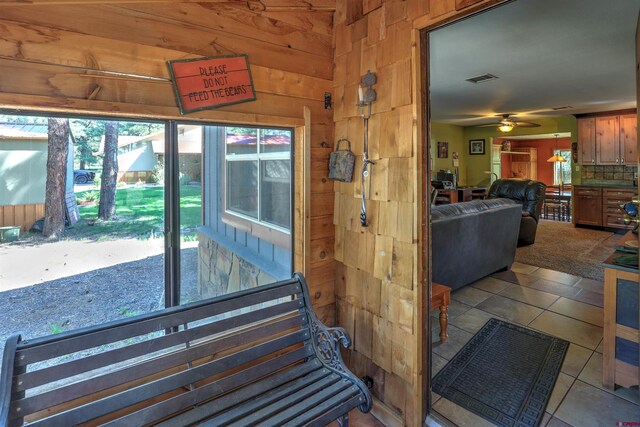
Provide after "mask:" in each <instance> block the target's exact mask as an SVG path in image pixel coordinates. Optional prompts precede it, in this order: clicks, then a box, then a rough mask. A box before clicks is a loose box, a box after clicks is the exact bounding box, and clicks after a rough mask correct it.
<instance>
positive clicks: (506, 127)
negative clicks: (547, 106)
mask: <svg viewBox="0 0 640 427" xmlns="http://www.w3.org/2000/svg"><path fill="white" fill-rule="evenodd" d="M510 116H512V114H502V119H500V120H499V121H498V122H496V123H487V124H484V125H476V127H489V126H496V127H497V128H498V130H499V131H500V132H505V133H506V132H511V130H512V129H513V128H514V127H521V128H537V127H540V125H539V124H537V123H532V122H520V121H515V120H513V118H511V117H510Z"/></svg>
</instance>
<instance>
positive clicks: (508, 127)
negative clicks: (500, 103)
mask: <svg viewBox="0 0 640 427" xmlns="http://www.w3.org/2000/svg"><path fill="white" fill-rule="evenodd" d="M514 127H516V122H514V121H513V120H512V119H510V118H509V115H508V114H503V115H502V120H500V125H499V126H498V130H499V131H500V132H504V133H507V132H511V131H512V130H513V128H514Z"/></svg>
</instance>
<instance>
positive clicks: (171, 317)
mask: <svg viewBox="0 0 640 427" xmlns="http://www.w3.org/2000/svg"><path fill="white" fill-rule="evenodd" d="M299 292H300V284H299V283H297V282H293V283H290V284H287V285H286V286H283V285H280V286H279V287H271V288H269V289H267V290H264V291H261V292H255V291H254V292H252V293H246V294H244V295H242V296H235V298H228V296H225V297H224V298H223V297H219V298H220V301H216V302H212V301H210V302H209V304H207V303H206V301H204V302H197V303H193V304H194V306H191V305H185V306H179V307H176V308H174V309H167V310H166V311H160V312H157V313H149V314H147V315H142V316H141V317H143V319H144V318H147V320H140V319H134V320H130V319H123V320H117V321H114V322H110V323H109V324H106V325H105V326H107V325H111V327H106V328H105V327H101V328H100V330H99V331H97V332H94V329H92V328H91V327H88V328H83V329H81V330H78V331H73V332H68V333H63V334H60V336H58V337H57V339H55V340H54V339H52V338H49V337H46V338H44V339H34V340H27V341H24V342H23V343H21V345H20V347H19V349H18V352H17V355H16V358H17V365H18V366H24V365H28V364H31V363H35V362H40V361H43V360H48V359H52V358H55V357H59V356H63V355H66V354H70V353H74V352H78V351H82V350H86V349H89V348H93V347H99V346H101V345H104V344H110V343H113V342H116V341H120V340H124V339H127V338H132V337H137V336H140V335H144V334H148V333H151V332H156V331H162V330H165V329H170V328H173V327H176V326H179V325H182V324H185V323H190V322H194V321H197V320H201V319H206V318H208V317H212V316H216V315H219V314H223V313H226V312H229V311H233V310H237V309H241V308H245V307H249V306H251V305H255V304H260V303H264V302H267V301H271V300H276V299H279V298H283V297H287V296H293V295H298V294H299ZM215 299H216V298H214V299H213V300H215ZM167 313H168V314H167Z"/></svg>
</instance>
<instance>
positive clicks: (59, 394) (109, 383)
mask: <svg viewBox="0 0 640 427" xmlns="http://www.w3.org/2000/svg"><path fill="white" fill-rule="evenodd" d="M301 322H302V316H297V317H292V318H288V319H284V320H281V321H279V322H276V323H272V324H267V325H263V326H261V327H258V328H255V329H251V330H249V331H246V332H243V333H240V334H236V335H231V336H229V337H226V338H222V339H220V340H217V341H213V342H210V343H207V344H202V345H197V346H193V347H189V348H186V349H184V350H180V351H177V352H173V353H171V354H169V355H167V356H162V357H158V358H155V359H151V360H148V361H145V362H143V363H140V364H137V365H133V366H130V367H127V368H125V369H122V370H119V371H116V372H112V373H107V374H104V375H101V376H99V377H95V378H91V379H88V380H85V381H81V382H77V383H73V384H70V385H68V386H64V387H61V388H59V389H55V390H51V391H47V392H44V393H42V394H39V395H34V396H30V397H27V398H24V399H20V400H18V401H16V402H14V405H13V407H12V413H13V416H17V414H18V412H17V410H16V408H17V407H20V408H21V410H20V412H19V414H22V416H26V415H28V414H32V413H34V412H38V411H41V410H43V409H46V408H50V407H53V406H56V405H59V404H62V403H64V402H67V401H70V400H74V399H77V398H80V397H82V396H87V395H90V394H92V393H96V392H98V391H101V390H105V389H107V388H110V387H114V386H117V385H121V384H126V383H128V382H131V381H133V380H136V379H140V378H143V377H146V376H148V375H151V374H154V373H157V372H161V371H164V370H168V369H170V368H174V367H176V366H180V365H185V364H186V363H188V362H191V361H193V360H197V359H200V358H203V357H206V356H208V355H211V354H215V353H216V352H219V351H224V350H227V349H230V348H234V347H235V346H238V345H240V344H241V343H248V342H252V341H254V340H255V339H257V338H260V337H264V336H269V335H273V334H275V333H279V332H283V331H286V330H288V329H290V328H292V327H295V326H299V325H300V324H301ZM265 331H270V332H271V333H270V334H266V335H265ZM307 338H308V332H307V331H304V330H300V331H298V332H295V333H293V334H289V335H286V336H284V337H282V338H278V339H275V340H272V341H269V342H266V343H264V344H261V345H258V346H255V347H253V348H248V349H245V350H241V351H238V352H236V353H233V354H230V355H228V356H225V357H222V358H220V359H217V360H215V361H214V362H209V363H205V364H203V365H200V366H198V367H195V368H193V369H190V370H189V371H186V372H182V373H180V374H177V375H182V376H183V377H184V378H185V381H186V382H185V383H184V384H189V383H193V382H196V381H199V380H201V379H203V378H206V376H211V375H215V374H217V373H219V372H220V371H222V370H224V369H226V367H227V366H229V365H233V363H235V362H238V361H240V360H245V363H246V362H249V361H250V360H253V359H255V358H258V357H262V356H264V355H267V354H269V353H272V352H273V351H276V350H278V349H281V348H284V347H287V346H290V345H293V344H296V343H300V342H302V341H303V340H305V339H307ZM255 350H257V351H255ZM263 353H264V354H263ZM258 354H260V355H258ZM174 376H175V375H174ZM169 378H172V377H169ZM160 381H163V380H159V381H155V382H153V383H149V384H146V385H144V386H140V387H137V388H136V389H141V388H146V390H148V392H150V393H153V394H154V395H158V394H161V393H162V392H161V391H159V390H160V389H159V388H158V384H157V383H159V382H160ZM167 383H169V382H167ZM184 384H178V385H176V386H175V387H174V388H177V387H181V386H183V385H184ZM151 397H152V396H151ZM127 406H128V405H127ZM116 409H119V408H116Z"/></svg>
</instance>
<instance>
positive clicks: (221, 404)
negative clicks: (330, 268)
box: [103, 346, 322, 427]
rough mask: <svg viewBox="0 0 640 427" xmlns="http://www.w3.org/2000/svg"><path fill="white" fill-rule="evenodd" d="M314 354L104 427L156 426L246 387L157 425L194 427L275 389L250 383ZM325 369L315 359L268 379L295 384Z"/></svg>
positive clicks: (291, 357)
mask: <svg viewBox="0 0 640 427" xmlns="http://www.w3.org/2000/svg"><path fill="white" fill-rule="evenodd" d="M311 352H312V349H311V348H310V347H309V346H305V347H302V348H299V349H296V350H294V351H292V352H290V353H286V354H284V355H282V356H279V357H277V358H275V359H269V360H267V361H265V362H262V363H260V364H257V365H255V366H252V367H251V368H248V369H246V370H243V371H241V372H238V373H236V374H233V375H230V376H228V377H225V378H223V379H220V380H217V381H214V382H212V383H209V384H206V385H203V386H202V387H198V388H196V389H195V390H192V391H189V392H186V393H183V394H181V395H179V396H176V397H173V398H170V399H167V400H165V401H163V402H160V403H157V404H155V405H152V406H149V407H147V408H144V409H141V410H139V411H137V412H134V413H132V414H129V415H126V416H124V417H121V418H118V419H116V420H113V421H111V422H108V423H105V424H104V426H103V427H129V426H141V425H146V424H150V423H154V422H157V421H158V420H162V419H163V418H165V417H168V416H169V415H172V414H175V413H177V412H180V411H182V410H185V409H188V408H189V407H191V406H195V405H198V404H200V403H202V402H204V401H206V400H209V399H211V398H214V397H216V396H218V395H220V394H221V393H225V391H226V390H231V389H233V388H234V387H242V388H240V389H239V390H236V391H234V392H231V393H228V394H226V395H224V396H222V397H218V398H217V399H216V400H214V401H212V402H207V403H205V404H203V405H199V406H196V407H194V408H192V409H190V410H189V411H187V412H183V413H182V414H179V415H176V416H175V417H173V418H171V419H169V420H166V421H165V422H161V423H160V424H157V426H164V427H167V426H184V425H188V424H192V423H194V422H196V421H199V420H200V419H203V418H206V417H208V416H211V415H214V414H215V413H216V412H219V411H221V410H223V408H225V407H226V406H228V404H229V402H230V401H231V400H232V399H242V400H247V399H251V398H253V397H255V396H257V395H259V394H261V393H264V392H265V391H267V390H268V389H269V387H272V385H270V384H269V383H268V382H267V381H265V379H264V378H263V379H261V380H260V381H258V382H254V383H253V384H250V383H251V382H252V381H255V379H256V378H261V377H264V376H265V375H268V374H270V373H272V372H276V371H278V370H279V369H282V368H283V367H285V366H288V365H291V364H292V363H296V362H299V361H301V360H302V359H304V358H307V357H309V356H310V355H311ZM321 368H322V364H321V363H320V362H319V361H318V360H315V359H314V360H311V361H308V362H305V363H302V364H298V365H295V366H293V367H291V368H289V369H286V370H282V371H279V372H277V373H276V374H273V375H271V376H270V377H268V378H270V381H272V382H273V384H275V385H278V384H280V383H285V382H288V381H292V380H294V379H296V378H298V377H300V376H304V375H307V374H308V373H309V372H312V371H314V370H315V371H318V370H321ZM247 384H249V385H247Z"/></svg>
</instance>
